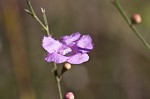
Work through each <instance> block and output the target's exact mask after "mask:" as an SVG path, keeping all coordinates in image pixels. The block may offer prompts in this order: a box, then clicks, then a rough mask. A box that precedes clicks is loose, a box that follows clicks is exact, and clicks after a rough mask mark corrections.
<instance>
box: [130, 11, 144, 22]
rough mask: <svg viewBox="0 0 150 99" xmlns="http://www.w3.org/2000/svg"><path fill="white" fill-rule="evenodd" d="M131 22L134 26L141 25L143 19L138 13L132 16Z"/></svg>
mask: <svg viewBox="0 0 150 99" xmlns="http://www.w3.org/2000/svg"><path fill="white" fill-rule="evenodd" d="M131 21H132V23H133V24H139V23H141V22H142V18H141V15H140V14H138V13H135V14H133V15H132V17H131Z"/></svg>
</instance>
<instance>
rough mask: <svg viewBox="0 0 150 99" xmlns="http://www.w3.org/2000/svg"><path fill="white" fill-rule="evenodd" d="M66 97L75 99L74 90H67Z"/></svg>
mask: <svg viewBox="0 0 150 99" xmlns="http://www.w3.org/2000/svg"><path fill="white" fill-rule="evenodd" d="M64 99H74V94H73V93H72V92H67V93H66V95H65V98H64Z"/></svg>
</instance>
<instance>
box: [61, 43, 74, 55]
mask: <svg viewBox="0 0 150 99" xmlns="http://www.w3.org/2000/svg"><path fill="white" fill-rule="evenodd" d="M71 51H72V49H71V48H70V47H67V46H64V45H63V46H62V47H61V48H60V49H59V50H58V53H59V54H61V55H66V54H68V53H70V52H71Z"/></svg>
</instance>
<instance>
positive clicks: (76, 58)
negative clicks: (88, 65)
mask: <svg viewBox="0 0 150 99" xmlns="http://www.w3.org/2000/svg"><path fill="white" fill-rule="evenodd" d="M88 60H89V56H88V54H86V53H84V54H82V53H78V54H75V55H73V56H71V57H69V59H68V60H67V62H69V63H71V64H82V63H83V62H86V61H88Z"/></svg>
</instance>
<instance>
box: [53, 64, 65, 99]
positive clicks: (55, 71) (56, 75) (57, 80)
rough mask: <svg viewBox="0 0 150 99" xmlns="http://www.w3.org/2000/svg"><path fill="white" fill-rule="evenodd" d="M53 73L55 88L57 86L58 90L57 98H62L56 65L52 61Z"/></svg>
mask: <svg viewBox="0 0 150 99" xmlns="http://www.w3.org/2000/svg"><path fill="white" fill-rule="evenodd" d="M53 65H54V75H55V79H56V83H57V88H58V92H59V98H60V99H63V97H62V92H61V86H60V78H59V75H58V72H57V65H56V64H55V63H54V64H53Z"/></svg>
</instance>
